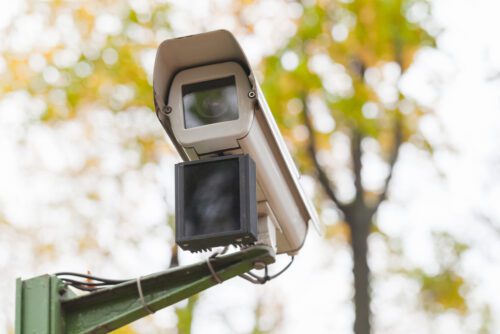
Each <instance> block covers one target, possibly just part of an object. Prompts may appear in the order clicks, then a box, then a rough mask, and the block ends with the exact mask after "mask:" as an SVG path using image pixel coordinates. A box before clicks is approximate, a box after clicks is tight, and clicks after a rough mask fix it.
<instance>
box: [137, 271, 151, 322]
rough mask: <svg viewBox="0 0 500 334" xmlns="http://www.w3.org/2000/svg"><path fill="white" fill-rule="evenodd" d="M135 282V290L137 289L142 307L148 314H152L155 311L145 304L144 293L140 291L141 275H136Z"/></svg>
mask: <svg viewBox="0 0 500 334" xmlns="http://www.w3.org/2000/svg"><path fill="white" fill-rule="evenodd" d="M136 282H137V290H138V291H139V301H140V302H141V304H142V307H144V309H145V310H146V311H148V313H149V314H154V313H155V312H154V311H153V310H151V309H150V308H149V306H148V304H146V301H145V300H144V295H143V293H142V286H141V276H139V277H137V279H136Z"/></svg>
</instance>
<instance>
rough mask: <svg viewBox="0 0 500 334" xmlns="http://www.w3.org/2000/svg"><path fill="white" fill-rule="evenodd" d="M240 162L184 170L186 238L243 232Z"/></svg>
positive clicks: (231, 161)
mask: <svg viewBox="0 0 500 334" xmlns="http://www.w3.org/2000/svg"><path fill="white" fill-rule="evenodd" d="M238 174H239V173H238V160H236V159H231V160H224V161H220V162H218V163H215V162H212V163H206V164H195V165H190V166H186V167H185V169H184V180H185V181H184V190H185V191H184V205H185V211H184V234H185V235H186V236H190V237H192V236H195V235H209V234H212V233H219V232H230V231H238V230H239V229H240V187H239V178H238Z"/></svg>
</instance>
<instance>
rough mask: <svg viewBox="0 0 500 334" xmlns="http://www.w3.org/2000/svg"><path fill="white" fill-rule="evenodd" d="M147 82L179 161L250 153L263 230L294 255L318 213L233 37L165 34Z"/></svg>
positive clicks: (280, 248)
mask: <svg viewBox="0 0 500 334" xmlns="http://www.w3.org/2000/svg"><path fill="white" fill-rule="evenodd" d="M153 88H154V102H155V108H156V114H157V116H158V118H159V120H160V122H161V124H162V126H163V127H164V129H165V131H166V132H167V134H168V136H169V137H170V139H171V140H172V143H173V144H174V146H175V147H176V149H177V151H178V152H179V154H180V156H181V157H182V159H183V160H184V161H194V160H203V159H209V158H213V157H216V156H224V155H242V154H246V155H249V156H250V157H251V158H252V160H253V161H254V162H255V165H256V182H257V186H256V201H257V211H258V215H259V217H265V218H266V219H265V221H266V223H265V224H267V225H266V226H267V227H268V230H267V231H266V235H268V236H269V237H270V239H273V238H274V236H275V241H276V248H277V253H278V254H279V253H288V254H296V253H297V252H298V251H299V249H300V248H301V247H302V245H303V243H304V240H305V236H306V232H307V228H308V224H309V222H312V223H313V224H314V225H315V227H317V228H318V230H319V220H318V218H317V213H316V211H315V209H314V207H313V206H312V205H311V203H310V201H309V199H308V198H307V197H306V195H305V194H304V191H303V190H302V187H301V185H300V174H299V172H298V170H297V168H296V166H295V164H294V162H293V160H292V158H291V156H290V153H289V152H288V149H287V147H286V145H285V143H284V140H283V138H282V136H281V134H280V132H279V130H278V127H277V125H276V122H275V120H274V118H273V116H272V114H271V111H270V110H269V107H268V105H267V102H266V99H265V97H264V95H263V94H262V91H261V89H260V87H259V85H258V83H257V81H256V80H255V76H254V73H253V71H252V69H251V67H250V65H249V62H248V60H247V58H246V56H245V54H244V52H243V50H242V49H241V47H240V45H239V44H238V42H237V41H236V39H235V38H234V36H233V35H232V34H231V33H230V32H228V31H225V30H218V31H212V32H208V33H202V34H197V35H191V36H186V37H181V38H174V39H170V40H166V41H164V42H163V43H161V45H160V46H159V48H158V51H157V54H156V60H155V66H154V75H153ZM259 224H261V221H260V218H259ZM271 237H272V238H271Z"/></svg>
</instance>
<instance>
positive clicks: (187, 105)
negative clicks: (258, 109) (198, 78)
mask: <svg viewBox="0 0 500 334" xmlns="http://www.w3.org/2000/svg"><path fill="white" fill-rule="evenodd" d="M182 104H183V108H184V127H185V128H186V129H190V128H194V127H198V126H203V125H208V124H213V123H220V122H227V121H233V120H236V119H238V96H237V91H236V81H235V78H234V76H230V77H225V78H220V79H215V80H210V81H203V82H198V83H193V84H188V85H183V86H182Z"/></svg>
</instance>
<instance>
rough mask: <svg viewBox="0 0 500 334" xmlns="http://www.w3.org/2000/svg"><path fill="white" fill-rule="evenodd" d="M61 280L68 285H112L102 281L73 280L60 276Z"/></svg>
mask: <svg viewBox="0 0 500 334" xmlns="http://www.w3.org/2000/svg"><path fill="white" fill-rule="evenodd" d="M61 281H63V282H64V283H68V284H70V285H72V284H78V285H88V286H108V285H112V284H109V283H104V282H98V283H94V282H82V281H77V280H73V279H69V278H61Z"/></svg>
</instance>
